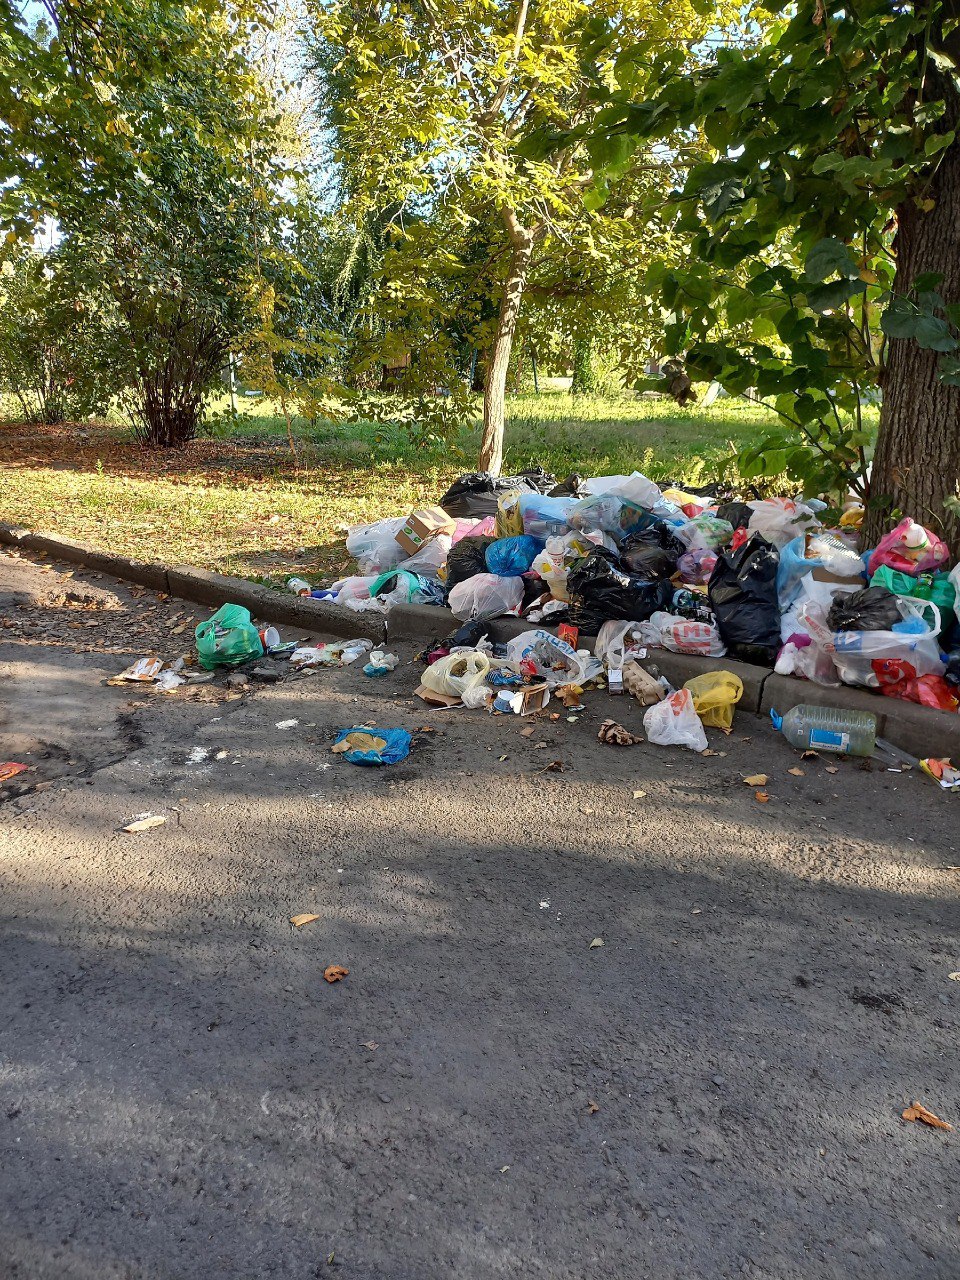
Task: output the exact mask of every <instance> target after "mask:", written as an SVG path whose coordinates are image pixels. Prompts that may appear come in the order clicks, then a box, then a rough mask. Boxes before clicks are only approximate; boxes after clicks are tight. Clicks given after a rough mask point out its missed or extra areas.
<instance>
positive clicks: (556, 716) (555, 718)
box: [550, 711, 560, 724]
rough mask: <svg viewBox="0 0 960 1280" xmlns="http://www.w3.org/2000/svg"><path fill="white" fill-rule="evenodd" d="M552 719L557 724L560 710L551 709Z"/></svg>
mask: <svg viewBox="0 0 960 1280" xmlns="http://www.w3.org/2000/svg"><path fill="white" fill-rule="evenodd" d="M550 719H551V720H552V721H553V723H554V724H556V723H557V721H558V720H559V719H560V712H559V711H551V712H550Z"/></svg>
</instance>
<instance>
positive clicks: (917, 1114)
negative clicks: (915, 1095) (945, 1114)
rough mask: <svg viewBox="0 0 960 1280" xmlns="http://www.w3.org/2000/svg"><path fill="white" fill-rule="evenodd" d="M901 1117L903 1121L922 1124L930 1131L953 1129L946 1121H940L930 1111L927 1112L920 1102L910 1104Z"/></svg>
mask: <svg viewBox="0 0 960 1280" xmlns="http://www.w3.org/2000/svg"><path fill="white" fill-rule="evenodd" d="M901 1115H902V1116H903V1118H904V1120H919V1121H921V1122H922V1123H923V1124H928V1125H929V1126H930V1128H931V1129H947V1130H951V1129H952V1128H953V1125H952V1124H947V1122H946V1120H941V1119H940V1117H939V1116H935V1115H934V1114H933V1112H932V1111H928V1110H927V1108H926V1107H925V1106H924V1105H923V1103H922V1102H917V1101H914V1102H912V1103H911V1105H910V1106H909V1107H907V1109H906V1111H903V1112H901Z"/></svg>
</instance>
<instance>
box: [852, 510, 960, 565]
mask: <svg viewBox="0 0 960 1280" xmlns="http://www.w3.org/2000/svg"><path fill="white" fill-rule="evenodd" d="M949 559H950V550H949V548H948V547H947V544H946V543H945V542H942V541H941V540H940V539H939V538H938V537H937V535H936V534H935V533H931V532H930V530H929V529H925V528H924V527H923V525H922V524H917V523H916V521H914V520H911V519H909V517H907V518H905V519H903V520H901V521H900V523H899V524H898V525H897V527H896V528H895V529H891V530H890V532H889V533H887V534H884V536H883V537H882V538H881V539H880V541H879V542H878V543H877V548H876V550H875V551H874V553H873V555H872V556H871V557H870V572H871V573H876V571H877V570H878V569H879V568H880V566H881V565H884V564H886V565H889V566H890V568H891V569H896V570H897V572H898V573H908V574H910V576H911V577H913V578H916V577H917V576H918V575H919V574H921V573H930V572H931V570H933V569H939V568H940V566H941V565H943V564H946V562H947V561H948V560H949Z"/></svg>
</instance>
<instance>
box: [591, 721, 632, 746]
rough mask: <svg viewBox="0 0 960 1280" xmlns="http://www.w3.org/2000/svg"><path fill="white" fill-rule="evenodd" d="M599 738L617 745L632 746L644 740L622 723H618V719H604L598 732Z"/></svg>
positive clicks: (600, 740) (601, 740)
mask: <svg viewBox="0 0 960 1280" xmlns="http://www.w3.org/2000/svg"><path fill="white" fill-rule="evenodd" d="M597 740H598V741H599V742H606V743H609V744H610V745H612V746H617V747H632V746H635V745H636V744H637V743H638V742H642V741H643V739H642V738H639V737H637V735H636V734H634V733H631V732H630V731H629V729H625V728H624V727H623V725H622V724H618V723H617V722H616V720H604V722H603V724H602V725H601V726H600V730H599V732H598V733H597Z"/></svg>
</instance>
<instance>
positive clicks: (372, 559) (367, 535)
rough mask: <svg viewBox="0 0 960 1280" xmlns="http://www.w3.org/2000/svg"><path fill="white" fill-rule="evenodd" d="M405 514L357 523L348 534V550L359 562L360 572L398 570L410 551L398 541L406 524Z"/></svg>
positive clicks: (373, 572) (370, 572)
mask: <svg viewBox="0 0 960 1280" xmlns="http://www.w3.org/2000/svg"><path fill="white" fill-rule="evenodd" d="M406 522H407V518H406V516H395V517H394V518H392V519H390V520H376V521H375V522H374V523H373V524H356V525H354V526H353V528H352V529H350V531H349V532H348V533H347V551H348V553H349V554H350V555H351V556H353V557H354V558H355V560H356V562H357V565H358V567H359V569H360V572H361V574H364V575H368V574H372V575H373V576H374V577H376V576H377V574H378V573H383V572H384V571H385V570H387V569H395V568H396V566H397V565H398V564H399V563H400V561H401V560H402V559H403V558H404V556H405V555H406V554H407V553H406V552H405V551H404V549H403V548H402V547H401V546H400V545H399V543H398V542H397V541H396V535H397V534H398V533H399V532H400V530H401V529H402V528H403V526H404V525H405V524H406Z"/></svg>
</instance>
